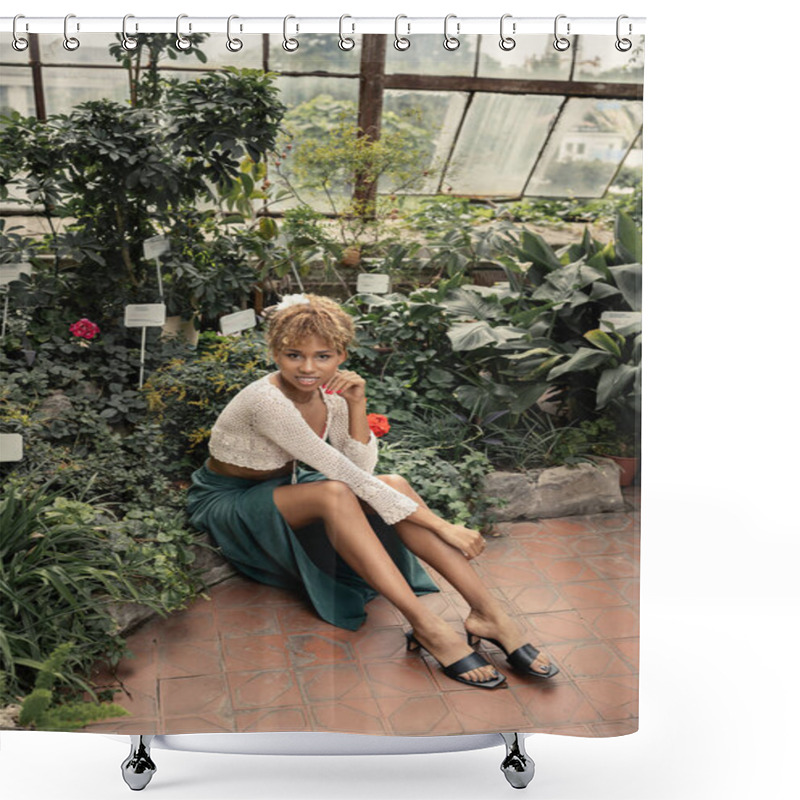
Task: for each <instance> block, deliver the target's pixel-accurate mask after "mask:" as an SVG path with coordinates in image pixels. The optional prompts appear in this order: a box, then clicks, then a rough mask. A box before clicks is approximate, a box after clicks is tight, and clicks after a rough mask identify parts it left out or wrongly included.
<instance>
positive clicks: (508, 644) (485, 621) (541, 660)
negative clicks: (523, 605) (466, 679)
mask: <svg viewBox="0 0 800 800" xmlns="http://www.w3.org/2000/svg"><path fill="white" fill-rule="evenodd" d="M464 628H465V629H466V631H467V633H469V634H472V635H473V636H480V637H481V638H482V639H494V640H496V641H498V642H500V644H501V645H502V646H503V647H504V648H505V650H506V653H513V652H514V651H515V650H516V649H517V648H519V647H522V645H524V644H527V643H528V641H527V638H526V636H525V634H523V633H522V631H521V630H520V628H519V626H518V625H517V623H516V622H514V620H512V619H511V617H509V616H508V614H506V613H505V611H503V610H502V609H501V608H500V607H499V606H498V607H497V608H496V609H493V610H492V611H491V612H483V613H481V612H479V611H477V610H475V609H472V611H471V612H470V614H469V616H468V617H467V618H466V619H465V620H464ZM537 649H538V648H537ZM531 669H532V670H533V671H534V672H541V673H542V674H544V675H547V673H548V672H549V671H550V661H549V660H548V659H547V657H546V656H545V655H544V654H543V653H539V655H538V656H536V658H535V659H534V661H533V662H532V663H531Z"/></svg>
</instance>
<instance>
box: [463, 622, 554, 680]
mask: <svg viewBox="0 0 800 800" xmlns="http://www.w3.org/2000/svg"><path fill="white" fill-rule="evenodd" d="M481 639H486V641H487V642H491V643H492V644H493V645H496V646H497V647H499V648H500V649H501V650H502V651H503V652H504V653H505V654H506V661H508V663H509V664H510V665H511V666H512V667H513V668H514V669H515V670H516V671H517V672H521V673H522V674H523V675H533V676H534V677H536V678H552V677H553V675H557V674H558V672H559V669H558V667H557V666H556V665H555V664H552V663H551V664H550V668H549V669H548V671H547V672H537V671H536V670H535V669H533V668H532V667H531V664H533V662H534V661H535V660H536V657H537V656H538V655H539V651H538V650H537V649H536V648H535V647H534V646H533V645H532V644H523V645H522V647H518V648H517V649H516V650H514V651H513V652H511V653H509V652H508V650H506V649H505V647H503V645H502V644H500V642H498V641H497V639H492V638H490V637H489V636H477V635H476V634H474V633H469V632H468V633H467V642H468V643H469V645H470V647H477V646H478V645H479V644H480V642H481Z"/></svg>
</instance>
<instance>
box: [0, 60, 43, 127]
mask: <svg viewBox="0 0 800 800" xmlns="http://www.w3.org/2000/svg"><path fill="white" fill-rule="evenodd" d="M9 49H11V48H9ZM12 111H19V113H20V114H22V116H23V117H32V116H33V115H34V114H35V113H36V105H35V103H34V99H33V76H32V75H31V70H30V67H3V68H2V72H0V116H2V115H3V114H9V113H10V112H12Z"/></svg>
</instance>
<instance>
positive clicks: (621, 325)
mask: <svg viewBox="0 0 800 800" xmlns="http://www.w3.org/2000/svg"><path fill="white" fill-rule="evenodd" d="M600 327H601V329H603V330H607V331H608V330H613V331H615V332H616V333H618V334H620V336H630V335H631V334H634V333H639V332H640V331H641V330H642V312H641V311H604V312H603V313H602V314H601V315H600Z"/></svg>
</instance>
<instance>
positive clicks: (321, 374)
mask: <svg viewBox="0 0 800 800" xmlns="http://www.w3.org/2000/svg"><path fill="white" fill-rule="evenodd" d="M274 358H275V364H276V365H277V367H278V369H279V370H280V373H281V378H282V379H283V381H284V382H285V383H286V384H288V385H289V386H291V387H292V388H293V389H297V390H298V391H301V392H314V391H316V390H317V389H319V387H320V386H323V385H324V384H326V383H327V382H328V381H329V380H330V379H331V378H332V377H333V376H334V374H335V373H336V370H337V369H339V365H340V364H341V363H342V362H343V361H344V360H345V358H347V354H346V353H343V352H342V351H341V350H335V349H334V348H333V347H331V346H330V345H329V344H328V343H327V342H326V341H325V340H324V339H320V338H318V337H317V336H310V337H309V338H308V339H304V340H302V341H300V342H294V343H293V344H292V346H291V347H287V348H285V349H284V350H281V351H279V352H278V353H276V354H275V357H274Z"/></svg>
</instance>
